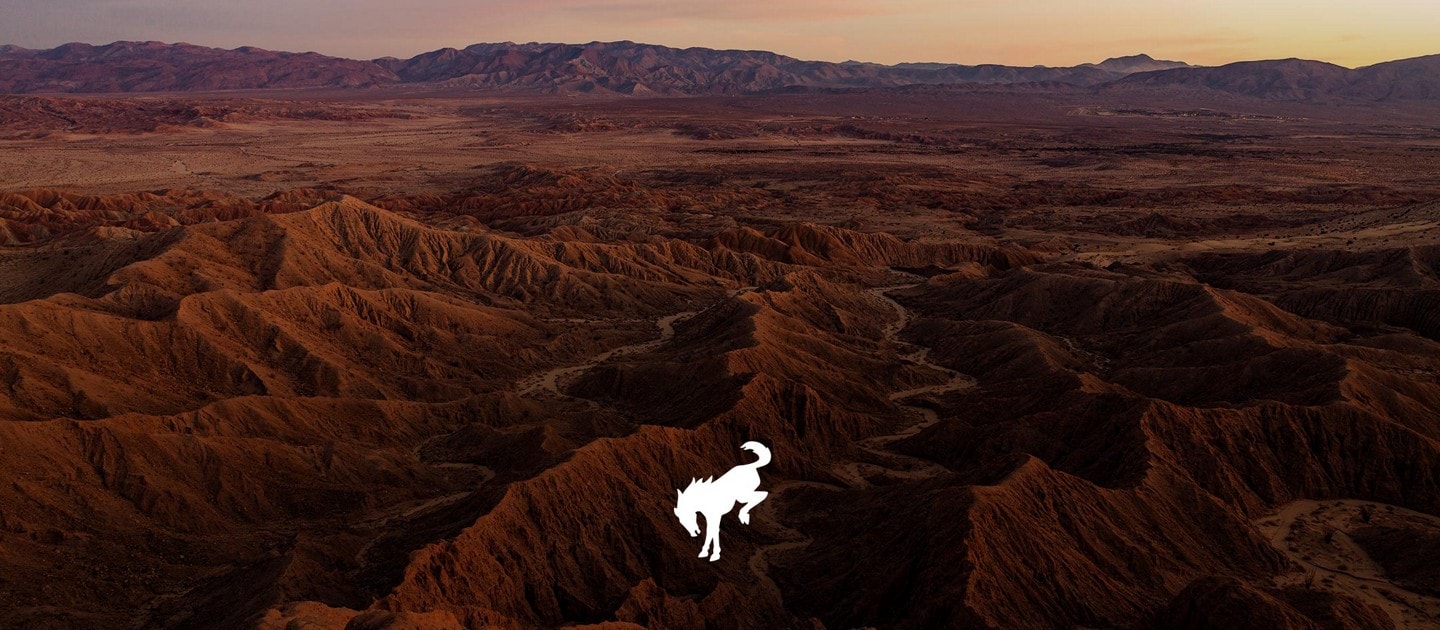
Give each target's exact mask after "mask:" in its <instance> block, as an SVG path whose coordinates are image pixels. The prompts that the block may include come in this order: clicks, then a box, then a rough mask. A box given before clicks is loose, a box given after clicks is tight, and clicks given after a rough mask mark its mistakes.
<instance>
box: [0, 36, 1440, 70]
mask: <svg viewBox="0 0 1440 630" xmlns="http://www.w3.org/2000/svg"><path fill="white" fill-rule="evenodd" d="M123 43H129V44H152V43H154V44H163V45H166V46H180V45H185V46H195V47H198V48H210V49H214V50H227V51H235V50H240V49H242V48H255V49H259V50H266V51H270V52H281V53H291V54H315V55H322V56H325V57H330V58H333V59H345V60H350V61H376V60H379V59H411V58H414V57H418V56H420V55H424V54H428V53H433V52H437V51H441V50H447V49H450V50H464V49H465V48H468V47H471V46H478V45H485V44H509V45H514V46H528V45H540V46H588V45H590V44H622V43H629V44H636V45H641V46H657V47H662V48H671V49H675V50H713V51H719V52H727V51H731V52H762V53H770V54H775V55H780V56H782V57H789V58H791V59H796V60H799V61H803V62H818V63H834V64H845V63H859V64H870V65H877V66H887V67H894V66H899V65H905V64H944V65H958V66H1007V67H1013V68H1042V67H1043V68H1073V67H1078V66H1083V65H1086V64H1091V65H1094V64H1100V63H1103V62H1105V61H1107V60H1110V59H1117V58H1124V57H1136V56H1141V55H1144V56H1147V57H1150V58H1151V59H1153V60H1155V61H1170V62H1179V63H1185V64H1188V65H1190V66H1192V67H1201V68H1204V67H1211V68H1213V67H1220V66H1224V65H1229V64H1234V63H1247V62H1257V61H1287V60H1301V61H1314V62H1318V63H1327V64H1330V65H1333V66H1338V67H1341V68H1346V69H1349V70H1355V69H1359V68H1365V67H1369V66H1373V65H1379V64H1382V63H1389V62H1392V61H1403V60H1406V59H1418V58H1422V57H1430V56H1435V55H1440V53H1430V54H1425V55H1416V56H1414V57H1399V58H1396V59H1389V60H1386V61H1378V62H1375V63H1372V64H1365V65H1360V66H1346V65H1343V64H1339V63H1335V62H1333V61H1326V60H1324V59H1319V58H1312V57H1297V56H1292V57H1272V58H1257V59H1234V60H1231V61H1227V62H1225V63H1220V64H1214V65H1210V64H1193V63H1190V62H1188V61H1186V60H1184V59H1159V58H1156V57H1152V56H1150V55H1149V53H1145V52H1136V53H1129V54H1122V55H1114V54H1112V55H1108V56H1106V57H1103V58H1101V59H1099V60H1097V61H1090V62H1083V63H1079V64H1070V65H1051V64H1015V63H1004V62H962V61H939V60H934V59H927V60H915V61H897V62H895V63H883V62H878V61H862V60H858V59H845V60H838V61H837V60H834V59H806V58H803V57H798V56H795V55H791V54H787V53H783V52H779V51H775V50H769V49H765V48H715V47H711V46H677V45H671V44H656V43H651V42H644V41H638V40H633V39H614V40H599V39H597V40H591V41H588V42H562V41H548V42H544V41H528V42H516V41H514V40H504V41H478V42H471V43H469V44H465V45H463V46H439V47H437V48H431V49H428V50H422V51H420V52H417V53H414V54H412V55H410V56H408V57H398V56H395V55H382V56H379V57H369V58H362V57H350V56H344V55H334V54H330V53H325V52H321V51H318V50H286V49H281V48H266V47H263V46H255V45H250V44H241V45H239V46H235V47H233V48H227V47H225V46H223V45H222V46H214V45H209V44H197V43H194V42H188V41H173V42H167V41H165V40H157V39H117V40H114V41H112V42H108V43H104V44H95V43H90V42H85V41H79V40H75V41H68V42H62V43H59V44H55V45H53V46H50V47H49V48H34V47H30V46H21V45H19V44H8V43H0V47H14V48H19V49H23V50H54V49H56V48H61V47H64V46H69V45H72V44H81V45H85V46H95V47H102V46H113V45H115V44H123Z"/></svg>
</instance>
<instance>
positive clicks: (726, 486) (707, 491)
mask: <svg viewBox="0 0 1440 630" xmlns="http://www.w3.org/2000/svg"><path fill="white" fill-rule="evenodd" d="M740 448H743V449H745V450H747V451H750V452H752V453H754V454H755V455H757V456H759V458H760V459H757V460H755V461H753V462H751V463H749V464H742V465H740V466H736V467H734V468H731V469H730V471H729V472H727V473H725V474H724V475H721V476H720V478H719V479H716V478H714V477H711V478H709V479H691V480H690V485H689V486H687V487H686V488H685V489H684V490H678V489H677V490H676V491H675V492H676V493H677V496H676V501H675V517H676V518H678V519H680V524H681V525H684V526H685V529H686V530H687V531H689V532H690V535H691V536H692V537H693V536H698V535H699V534H700V525H699V524H698V523H696V518H695V515H696V514H697V513H698V514H704V515H705V544H704V545H702V546H701V547H700V557H701V558H704V557H705V550H706V549H709V550H710V561H711V562H714V561H716V560H719V559H720V519H721V518H723V517H724V516H725V515H726V514H729V513H730V510H732V509H734V508H735V504H736V503H739V504H741V505H742V506H743V507H741V508H740V515H739V516H740V522H741V523H742V524H746V525H748V524H750V510H751V509H752V508H754V507H755V506H756V505H759V504H760V502H761V501H764V500H765V496H766V495H767V494H769V493H767V492H760V491H759V490H758V488H759V487H760V472H759V469H760V467H761V466H764V465H765V464H768V463H770V449H768V448H765V445H764V444H761V443H759V442H746V443H744V444H741V445H740Z"/></svg>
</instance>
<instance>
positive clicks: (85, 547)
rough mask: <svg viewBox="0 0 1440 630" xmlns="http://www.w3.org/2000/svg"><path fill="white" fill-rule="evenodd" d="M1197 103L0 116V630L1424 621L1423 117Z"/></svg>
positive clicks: (1436, 468)
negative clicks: (745, 512)
mask: <svg viewBox="0 0 1440 630" xmlns="http://www.w3.org/2000/svg"><path fill="white" fill-rule="evenodd" d="M7 54H21V55H23V54H25V53H24V52H23V51H22V52H19V53H16V52H13V51H10V52H8V53H7ZM256 54H258V53H256ZM1152 61H1153V60H1152ZM36 63H37V67H38V63H39V62H36ZM287 63H288V61H287ZM366 63H367V64H368V63H369V62H366ZM396 64H398V61H397V62H396ZM395 67H396V68H398V67H399V66H398V65H395ZM411 67H412V69H413V68H415V67H416V66H413V65H412V66H411ZM1152 69H1153V68H1152ZM342 70H343V71H344V72H345V73H348V74H344V76H346V77H355V76H360V75H358V74H355V73H362V72H371V73H373V72H375V70H374V69H372V68H370V67H369V65H362V66H357V67H350V66H344V67H341V68H339V70H337V72H340V71H342ZM1181 70H1184V69H1181ZM1212 70H1213V69H1212ZM1342 70H1343V69H1342ZM385 71H386V72H391V73H393V72H394V70H391V69H386V70H385ZM37 72H38V71H37ZM415 72H419V70H415ZM1171 72H1177V70H1164V69H1160V70H1159V74H1160V75H1165V74H1166V73H1171ZM1207 72H1210V71H1208V70H1207ZM1345 72H1356V71H1349V70H1346V71H1345ZM1216 73H1218V71H1216V72H1212V73H1211V74H1207V75H1204V76H1203V77H1201V78H1199V79H1193V80H1192V79H1185V81H1179V80H1178V79H1177V80H1167V79H1164V78H1163V77H1157V76H1156V74H1157V73H1145V74H1140V75H1130V77H1129V78H1125V79H1121V81H1122V82H1123V83H1125V84H1127V85H1128V87H1124V89H1121V88H1107V89H1090V88H1083V89H1082V88H1079V87H1074V86H1071V87H1054V86H1049V87H1045V86H1037V85H1034V84H1025V85H1013V86H994V85H988V86H977V85H968V86H954V85H945V86H936V85H915V86H908V87H907V86H901V87H894V86H882V87H869V88H865V89H828V88H827V89H820V88H793V89H782V90H775V91H770V92H766V93H757V94H745V95H738V96H735V95H722V96H715V95H710V96H695V97H684V98H641V97H633V96H632V97H615V96H613V95H607V96H601V95H595V94H585V93H581V92H557V93H549V94H520V93H496V92H478V93H476V92H457V91H455V89H454V88H455V87H456V86H453V85H428V86H425V87H395V86H392V87H389V88H384V89H365V90H344V91H337V90H333V89H331V87H333V86H321V87H314V88H308V89H304V90H300V89H296V90H288V91H268V92H267V91H252V92H229V93H177V92H166V93H156V94H147V95H143V96H139V95H130V96H123V97H122V96H106V97H100V96H75V95H53V94H52V95H48V96H47V95H30V96H7V97H0V454H3V456H0V470H3V473H0V479H4V480H5V483H3V484H0V626H4V627H34V628H129V627H197V628H199V627H205V628H212V627H262V628H274V629H279V628H297V629H298V628H341V627H347V624H348V627H351V628H451V627H472V628H473V627H486V626H494V627H502V628H509V627H519V628H530V627H558V626H567V625H574V626H585V625H592V624H595V626H593V627H605V628H612V629H616V628H634V627H652V628H820V627H828V628H851V627H884V628H937V627H961V628H971V627H974V628H1070V627H1089V628H1111V627H1118V628H1174V627H1185V628H1202V627H1208V628H1267V629H1268V628H1294V629H1311V628H1392V627H1393V628H1422V627H1435V626H1436V625H1437V624H1440V572H1437V571H1436V566H1437V565H1436V563H1435V562H1434V559H1435V558H1437V557H1440V203H1437V200H1440V110H1437V109H1436V107H1435V106H1434V101H1424V100H1407V99H1404V98H1394V99H1382V100H1375V99H1374V98H1369V97H1367V99H1368V100H1364V101H1363V102H1362V101H1355V102H1352V101H1333V102H1332V101H1326V100H1316V99H1308V98H1307V99H1299V98H1298V97H1297V98H1289V97H1291V96H1297V95H1296V93H1293V92H1291V91H1287V90H1280V92H1279V96H1277V97H1275V98H1271V97H1270V96H1275V95H1269V96H1265V95H1261V96H1255V95H1250V94H1240V93H1237V92H1235V91H1233V90H1228V89H1224V88H1223V86H1222V87H1221V88H1216V87H1214V86H1215V85H1222V84H1223V81H1222V79H1223V77H1220V78H1216V77H1217V76H1218V74H1216ZM1219 74H1223V73H1219ZM1342 74H1343V73H1342ZM1212 75H1214V76H1212ZM366 76H368V75H366ZM1186 76H1192V77H1193V76H1195V75H1186ZM1345 76H1346V77H1350V78H1345V79H1344V84H1345V86H1350V87H1345V88H1344V89H1347V90H1348V89H1352V88H1353V86H1355V85H1357V84H1359V82H1360V79H1357V78H1355V77H1353V76H1351V75H1345ZM1367 76H1368V75H1367ZM1172 78H1173V77H1172ZM345 80H347V81H349V80H350V79H345ZM365 81H369V79H365V80H363V81H362V80H360V79H355V80H354V82H355V83H356V84H364V83H365ZM1167 81H1168V82H1167ZM1196 81H1198V82H1199V83H1195V82H1196ZM1157 82H1159V83H1165V84H1166V85H1167V86H1171V84H1176V83H1177V82H1178V83H1184V82H1189V83H1195V84H1194V85H1190V86H1189V87H1185V86H1181V87H1164V88H1160V87H1156V83H1157ZM1225 85H1228V84H1225ZM1246 85H1251V84H1246ZM1267 85H1270V86H1271V87H1274V85H1276V84H1275V83H1271V84H1267ZM1297 85H1305V86H1312V87H1313V86H1314V85H1316V84H1315V83H1313V82H1303V81H1302V82H1301V83H1299V84H1297ZM1207 86H1209V87H1207ZM301 87H305V86H301ZM1306 89H1310V88H1306ZM1335 89H1337V90H1338V89H1340V88H1335ZM16 91H18V90H16ZM1307 94H1308V93H1307ZM1262 96H1264V97H1263V98H1262ZM1299 96H1305V94H1300V95H1299ZM1377 98H1378V97H1377ZM747 440H759V441H761V442H763V443H765V444H767V445H768V446H769V447H770V449H771V450H772V451H773V452H774V461H773V463H772V464H770V465H769V466H767V467H765V468H763V469H761V476H762V480H763V482H762V488H761V489H762V490H767V491H768V492H769V493H770V494H769V499H768V500H767V501H765V502H764V503H763V504H761V505H760V507H758V508H757V509H756V511H755V516H754V518H753V519H752V521H751V523H750V525H749V526H742V525H740V523H739V522H738V521H737V520H735V517H734V516H733V515H732V516H729V517H727V519H726V521H725V524H724V527H723V528H722V543H723V548H724V553H723V557H722V558H721V559H720V560H719V561H717V562H713V563H712V562H707V561H705V560H704V559H698V558H696V557H695V556H696V553H697V552H698V551H699V542H700V540H699V539H692V538H690V537H689V536H688V535H687V533H686V532H685V531H684V529H683V527H682V526H681V525H680V524H679V522H677V520H676V519H675V517H674V515H673V514H672V512H671V509H672V508H673V507H674V500H675V489H676V488H677V487H683V486H684V484H686V483H687V482H688V480H689V479H691V478H692V477H696V476H706V475H710V474H718V473H720V472H723V471H724V470H727V469H728V468H729V467H731V466H734V465H737V464H740V463H743V462H747V461H750V455H749V454H748V453H745V452H743V451H740V450H739V448H738V446H739V445H740V444H741V443H742V442H745V441H747Z"/></svg>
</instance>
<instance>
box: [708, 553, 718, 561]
mask: <svg viewBox="0 0 1440 630" xmlns="http://www.w3.org/2000/svg"><path fill="white" fill-rule="evenodd" d="M719 559H720V554H718V553H717V554H715V555H713V556H710V561H711V562H714V561H716V560H719Z"/></svg>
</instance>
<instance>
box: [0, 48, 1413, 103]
mask: <svg viewBox="0 0 1440 630" xmlns="http://www.w3.org/2000/svg"><path fill="white" fill-rule="evenodd" d="M0 68H3V71H0V92H5V93H12V94H14V93H19V94H27V93H114V92H189V91H213V90H246V89H286V88H376V87H383V86H392V85H420V86H428V87H434V88H439V89H485V90H493V89H506V90H518V91H535V92H552V93H553V92H565V93H587V92H588V93H598V94H605V93H615V94H627V95H646V94H658V95H699V94H741V93H748V92H758V91H765V90H773V89H781V88H793V87H808V88H831V89H833V88H871V89H874V88H890V87H899V86H906V85H953V84H986V85H995V84H1003V85H1026V86H1033V87H1039V88H1044V89H1076V88H1086V89H1097V90H1135V89H1151V90H1154V89H1160V90H1176V89H1179V90H1195V89H1199V90H1213V91H1219V92H1227V93H1234V94H1242V95H1246V96H1252V97H1257V98H1265V99H1281V100H1313V99H1321V100H1324V99H1365V100H1380V99H1391V100H1415V99H1423V100H1429V99H1435V98H1440V55H1434V56H1428V57H1417V58H1413V59H1405V60H1400V61H1392V62H1387V63H1381V64H1376V65H1373V66H1367V67H1363V68H1357V69H1349V68H1344V67H1341V66H1337V65H1333V64H1329V63H1324V62H1319V61H1307V60H1300V59H1286V60H1276V61H1250V62H1239V63H1232V64H1228V65H1224V66H1218V67H1197V66H1191V65H1189V64H1186V63H1184V62H1179V61H1165V60H1157V59H1153V58H1151V57H1150V56H1148V55H1133V56H1128V57H1116V58H1111V59H1107V60H1105V61H1103V62H1100V63H1089V64H1081V65H1078V66H1071V67H1049V66H1025V67H1021V66H1006V65H996V64H982V65H960V64H948V63H902V64H895V65H884V64H878V63H865V62H855V61H847V62H842V63H834V62H825V61H805V60H801V59H796V58H794V57H788V56H785V55H780V54H777V53H773V52H765V51H744V50H714V49H709V48H670V47H666V46H656V45H650V44H641V43H635V42H628V41H622V42H591V43H588V44H543V43H528V44H516V43H511V42H504V43H491V44H475V45H472V46H467V47H465V48H442V49H439V50H435V51H431V52H427V53H423V54H420V55H416V56H414V57H411V58H409V59H398V58H394V57H385V58H380V59H374V60H368V61H367V60H354V59H344V58H339V57H330V56H326V55H321V54H318V53H313V52H306V53H291V52H276V51H270V50H264V49H260V48H254V47H250V46H246V47H241V48H236V49H233V50H226V49H220V48H208V47H203V46H195V45H191V44H184V43H180V44H167V43H161V42H115V43H112V44H107V45H103V46H94V45H90V44H82V43H72V44H65V45H62V46H59V47H56V48H51V49H48V50H31V49H26V48H20V47H17V46H0Z"/></svg>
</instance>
